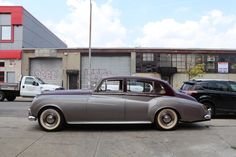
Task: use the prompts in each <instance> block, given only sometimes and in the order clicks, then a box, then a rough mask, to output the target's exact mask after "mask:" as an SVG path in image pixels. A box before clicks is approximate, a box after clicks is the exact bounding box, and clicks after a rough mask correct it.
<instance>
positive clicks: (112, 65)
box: [81, 56, 131, 88]
mask: <svg viewBox="0 0 236 157" xmlns="http://www.w3.org/2000/svg"><path fill="white" fill-rule="evenodd" d="M91 62H92V65H91V85H93V84H96V83H97V82H98V81H99V80H100V79H101V78H102V77H106V76H118V75H130V74H131V72H130V68H131V65H130V64H131V63H130V56H93V57H92V59H91ZM81 68H82V73H81V87H82V88H88V68H89V61H88V56H82V62H81Z"/></svg>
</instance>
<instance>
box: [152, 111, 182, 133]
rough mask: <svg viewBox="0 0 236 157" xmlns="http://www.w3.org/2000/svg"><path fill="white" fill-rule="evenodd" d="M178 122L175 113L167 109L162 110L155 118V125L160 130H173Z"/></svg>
mask: <svg viewBox="0 0 236 157" xmlns="http://www.w3.org/2000/svg"><path fill="white" fill-rule="evenodd" d="M178 121H179V118H178V115H177V113H176V111H175V110H173V109H169V108H166V109H162V110H161V111H160V112H158V113H157V115H156V117H155V125H156V127H157V128H158V129H160V130H174V129H175V128H176V126H177V124H178Z"/></svg>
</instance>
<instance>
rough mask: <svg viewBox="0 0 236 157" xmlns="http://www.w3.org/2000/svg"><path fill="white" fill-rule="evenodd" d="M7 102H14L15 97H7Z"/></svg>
mask: <svg viewBox="0 0 236 157" xmlns="http://www.w3.org/2000/svg"><path fill="white" fill-rule="evenodd" d="M6 99H7V101H14V100H15V99H16V96H15V95H11V96H7V97H6Z"/></svg>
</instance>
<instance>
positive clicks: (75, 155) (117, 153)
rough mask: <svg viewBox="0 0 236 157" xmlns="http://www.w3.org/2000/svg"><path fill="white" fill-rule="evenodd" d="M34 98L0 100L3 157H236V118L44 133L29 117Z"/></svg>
mask: <svg viewBox="0 0 236 157" xmlns="http://www.w3.org/2000/svg"><path fill="white" fill-rule="evenodd" d="M29 105H30V102H29V101H28V102H22V100H21V101H17V102H0V119H1V120H0V156H2V157H16V156H17V157H32V156H34V157H46V156H50V157H54V156H55V157H64V156H67V157H71V156H72V157H137V156H138V157H155V156H156V157H183V156H185V157H212V156H214V157H236V120H235V119H234V118H233V117H231V118H227V119H213V120H211V121H209V122H200V123H194V124H180V125H179V127H178V129H177V130H175V131H168V132H163V131H157V130H155V129H154V128H153V127H152V126H151V125H75V126H69V127H67V128H65V130H63V131H60V132H52V133H48V132H44V131H42V130H41V129H40V127H39V126H38V123H37V122H31V121H28V120H27V118H26V116H27V108H28V106H29Z"/></svg>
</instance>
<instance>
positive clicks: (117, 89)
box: [28, 76, 211, 131]
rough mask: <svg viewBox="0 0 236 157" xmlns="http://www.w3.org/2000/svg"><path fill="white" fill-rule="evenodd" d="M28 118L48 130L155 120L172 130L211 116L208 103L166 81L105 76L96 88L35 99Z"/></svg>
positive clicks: (57, 92) (43, 95)
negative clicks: (206, 106)
mask: <svg viewBox="0 0 236 157" xmlns="http://www.w3.org/2000/svg"><path fill="white" fill-rule="evenodd" d="M141 89H142V90H141ZM28 118H29V119H30V120H36V119H38V122H39V124H40V126H41V127H42V128H43V129H44V130H46V131H54V130H59V129H61V127H62V126H63V124H64V123H67V124H121V123H126V124H127V123H154V124H156V126H157V127H158V128H159V129H162V130H172V129H174V128H176V126H177V124H178V122H179V121H182V122H197V121H205V120H210V119H211V115H210V112H209V111H208V110H207V109H206V108H205V107H204V105H202V104H200V103H198V102H197V101H196V100H195V99H194V98H192V97H191V96H188V95H186V94H183V93H178V92H175V91H174V90H173V89H172V87H171V86H170V85H169V84H168V83H167V82H165V81H163V80H160V79H155V78H145V77H134V76H119V77H118V76H117V77H107V78H103V79H102V80H101V81H100V83H98V85H97V86H96V87H95V88H94V90H64V91H55V92H47V93H44V94H41V95H39V96H37V97H36V98H35V99H34V100H33V102H32V105H31V107H30V108H29V117H28Z"/></svg>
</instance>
